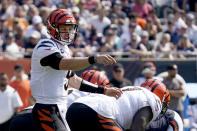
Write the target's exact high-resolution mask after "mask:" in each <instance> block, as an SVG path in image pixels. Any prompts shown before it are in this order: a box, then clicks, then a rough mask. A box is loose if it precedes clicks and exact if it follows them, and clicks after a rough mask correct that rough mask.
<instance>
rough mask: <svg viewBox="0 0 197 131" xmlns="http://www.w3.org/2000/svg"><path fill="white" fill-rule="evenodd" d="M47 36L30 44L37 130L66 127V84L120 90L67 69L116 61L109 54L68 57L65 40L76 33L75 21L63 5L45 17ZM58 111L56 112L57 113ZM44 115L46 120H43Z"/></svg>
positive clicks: (95, 90)
mask: <svg viewBox="0 0 197 131" xmlns="http://www.w3.org/2000/svg"><path fill="white" fill-rule="evenodd" d="M47 30H48V33H49V34H50V35H51V39H42V40H40V41H39V42H38V44H37V45H36V47H35V48H34V51H33V54H32V59H31V89H32V95H33V97H34V98H35V100H36V104H35V106H34V108H33V119H34V122H35V123H36V124H37V127H38V129H39V130H56V131H59V130H66V127H65V122H64V121H63V120H64V119H62V118H64V117H65V114H64V113H62V112H63V110H65V109H64V108H66V107H65V106H64V105H65V104H66V103H65V99H66V97H67V92H66V89H67V86H68V85H70V86H71V87H73V88H76V89H79V90H81V91H86V92H91V93H99V94H106V95H109V96H114V97H116V98H119V97H120V95H121V93H122V92H121V90H120V89H118V88H106V87H103V86H98V85H93V84H91V83H89V82H87V81H85V80H82V79H81V78H80V77H78V76H76V75H75V74H74V73H73V72H71V71H68V70H81V69H84V68H86V67H88V66H90V65H91V64H94V63H100V64H104V65H111V64H113V63H116V61H115V59H113V58H112V57H111V56H110V55H96V56H90V57H80V58H79V57H76V58H72V57H71V56H70V53H69V49H68V46H67V45H68V44H70V43H73V42H74V39H75V36H76V34H77V23H76V20H75V18H74V16H73V15H72V13H71V12H70V11H69V10H67V9H57V10H54V11H52V12H51V14H50V15H49V17H48V18H47ZM59 114H60V115H59ZM46 119H47V120H46Z"/></svg>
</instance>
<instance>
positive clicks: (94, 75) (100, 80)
mask: <svg viewBox="0 0 197 131" xmlns="http://www.w3.org/2000/svg"><path fill="white" fill-rule="evenodd" d="M80 77H81V78H82V79H84V80H87V81H89V82H91V83H93V84H97V85H99V86H105V87H108V88H109V87H110V84H109V79H108V77H107V76H106V75H105V74H104V73H102V72H100V71H96V70H88V71H84V72H83V73H82V74H81V76H80Z"/></svg>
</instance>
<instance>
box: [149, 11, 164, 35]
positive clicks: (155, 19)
mask: <svg viewBox="0 0 197 131" xmlns="http://www.w3.org/2000/svg"><path fill="white" fill-rule="evenodd" d="M148 18H149V19H151V21H152V22H153V24H154V25H155V26H156V28H157V32H161V31H162V25H161V23H160V20H159V18H158V17H157V15H156V11H155V10H154V9H153V10H151V11H150V12H149V14H148ZM147 23H148V21H147Z"/></svg>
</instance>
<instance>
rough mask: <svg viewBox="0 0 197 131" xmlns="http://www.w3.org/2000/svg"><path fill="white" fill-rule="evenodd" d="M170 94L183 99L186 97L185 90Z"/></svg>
mask: <svg viewBox="0 0 197 131" xmlns="http://www.w3.org/2000/svg"><path fill="white" fill-rule="evenodd" d="M170 94H171V96H173V97H177V98H179V97H182V96H184V95H185V90H170Z"/></svg>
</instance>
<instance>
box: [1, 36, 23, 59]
mask: <svg viewBox="0 0 197 131" xmlns="http://www.w3.org/2000/svg"><path fill="white" fill-rule="evenodd" d="M2 49H3V52H6V53H7V55H8V56H11V57H13V58H22V57H23V55H22V54H21V52H20V50H21V49H20V48H19V46H18V45H17V44H16V42H15V37H14V33H13V32H8V33H7V34H6V40H5V42H4V43H3V45H2Z"/></svg>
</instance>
